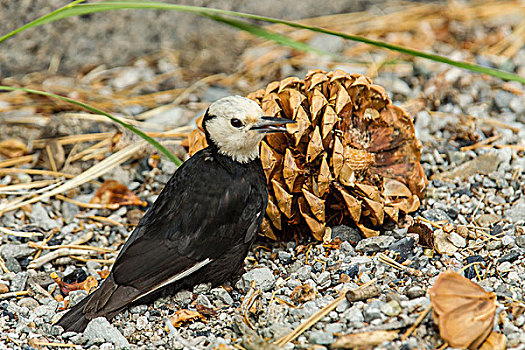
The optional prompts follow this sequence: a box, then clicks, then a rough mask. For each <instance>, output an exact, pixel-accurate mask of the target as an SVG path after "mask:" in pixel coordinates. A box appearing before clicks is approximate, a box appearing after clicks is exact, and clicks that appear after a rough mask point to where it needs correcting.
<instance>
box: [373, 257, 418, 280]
mask: <svg viewBox="0 0 525 350" xmlns="http://www.w3.org/2000/svg"><path fill="white" fill-rule="evenodd" d="M378 259H379V261H380V262H382V263H383V264H387V265H388V266H391V267H393V268H395V269H398V270H401V271H406V272H408V273H410V274H412V275H415V276H421V275H423V273H422V272H421V271H419V270H416V269H414V268H411V267H408V266H404V265H401V264H400V263H398V262H397V261H395V260H394V259H392V258H390V257H389V256H388V255H386V254H383V253H379V254H378Z"/></svg>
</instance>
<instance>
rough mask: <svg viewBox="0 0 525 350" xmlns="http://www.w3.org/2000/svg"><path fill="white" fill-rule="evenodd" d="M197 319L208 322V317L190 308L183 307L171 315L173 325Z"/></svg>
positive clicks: (176, 325)
mask: <svg viewBox="0 0 525 350" xmlns="http://www.w3.org/2000/svg"><path fill="white" fill-rule="evenodd" d="M196 320H200V321H202V322H204V323H206V318H204V316H203V315H202V314H201V313H200V312H197V311H193V310H188V309H181V310H179V311H177V312H175V314H174V315H173V316H171V317H170V321H171V324H172V325H173V327H180V326H182V324H183V323H185V322H193V321H196Z"/></svg>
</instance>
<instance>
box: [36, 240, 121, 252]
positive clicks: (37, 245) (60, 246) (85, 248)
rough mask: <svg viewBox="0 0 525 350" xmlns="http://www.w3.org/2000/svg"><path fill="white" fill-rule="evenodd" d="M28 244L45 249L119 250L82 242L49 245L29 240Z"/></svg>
mask: <svg viewBox="0 0 525 350" xmlns="http://www.w3.org/2000/svg"><path fill="white" fill-rule="evenodd" d="M27 246H28V247H30V248H35V249H45V250H55V249H62V248H70V249H81V250H92V251H95V252H101V253H116V252H117V251H116V250H115V249H111V248H103V247H93V246H87V245H81V244H59V245H51V246H48V245H42V244H38V243H35V242H28V243H27Z"/></svg>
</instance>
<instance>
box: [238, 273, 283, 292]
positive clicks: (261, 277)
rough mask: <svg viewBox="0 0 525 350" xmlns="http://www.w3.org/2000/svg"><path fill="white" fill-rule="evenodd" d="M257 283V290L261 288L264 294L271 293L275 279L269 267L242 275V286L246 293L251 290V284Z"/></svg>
mask: <svg viewBox="0 0 525 350" xmlns="http://www.w3.org/2000/svg"><path fill="white" fill-rule="evenodd" d="M252 281H254V282H255V288H261V289H262V290H263V291H264V292H267V291H269V290H270V289H271V288H272V286H273V284H274V283H275V277H274V275H273V273H272V270H270V269H269V268H267V267H263V268H257V269H253V270H250V271H248V272H246V273H245V274H244V275H242V277H241V280H240V281H239V282H241V286H242V289H243V290H244V291H247V290H248V289H249V288H250V284H251V282H252Z"/></svg>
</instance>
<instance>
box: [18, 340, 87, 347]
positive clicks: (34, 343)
mask: <svg viewBox="0 0 525 350" xmlns="http://www.w3.org/2000/svg"><path fill="white" fill-rule="evenodd" d="M28 343H29V345H31V346H35V347H40V346H55V347H60V348H76V347H77V346H78V345H75V344H66V343H56V342H48V341H38V340H34V339H31V340H30V341H29V342H28Z"/></svg>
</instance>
